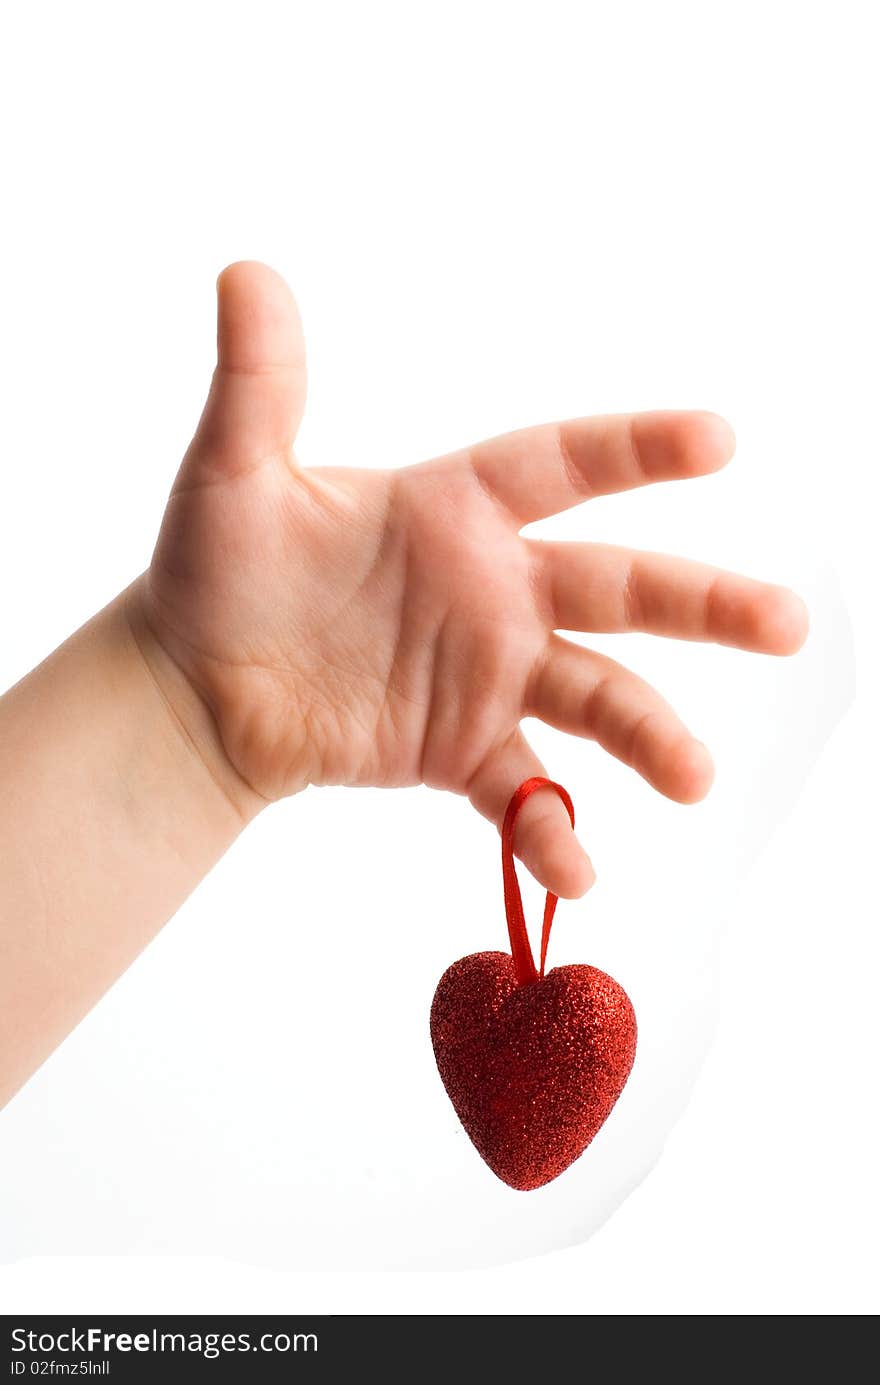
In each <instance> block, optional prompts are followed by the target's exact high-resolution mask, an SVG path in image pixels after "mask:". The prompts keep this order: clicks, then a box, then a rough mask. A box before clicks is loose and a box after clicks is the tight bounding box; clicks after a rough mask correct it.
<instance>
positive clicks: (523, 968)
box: [501, 779, 574, 986]
mask: <svg viewBox="0 0 880 1385" xmlns="http://www.w3.org/2000/svg"><path fill="white" fill-rule="evenodd" d="M536 789H555V791H556V793H558V795H559V797H560V798H561V799H562V801H563V803H564V804H565V806H566V808H567V809H568V816H569V817H570V818H571V825H572V827H574V804H573V803H572V801H571V798H570V797H569V795H568V793H567V791H566V790H565V789H564V788H563V787H562V785H561V784H554V783H553V781H552V779H527V780H526V781H525V783H524V784H520V786H519V788H518V789H517V791H516V793H515V794H514V795H513V798H512V799H511V800H510V802H509V803H508V805H507V812H506V813H505V814H504V823H503V825H502V827H501V870H502V872H503V875H504V908H505V911H506V913H507V932H508V935H509V937H510V952H511V956H512V957H513V965H514V967H515V968H516V979H517V981H518V982H519V984H520V985H521V986H525V985H528V983H529V982H531V981H540V980H541V978H542V977H543V975H544V963H545V962H546V960H547V944H548V943H549V941H550V929H551V928H552V926H553V915H554V914H555V913H556V905H557V904H558V902H559V900H558V897H557V896H556V895H555V894H551V893H550V891H549V890H548V891H547V900H546V902H545V904H544V924H543V927H542V929H541V968H540V971H538V970H536V968H535V959H534V957H533V956H532V949H531V945H530V943H529V935H528V932H527V930H526V919H525V914H524V913H523V906H522V895H521V894H520V892H519V881H518V880H517V878H516V866H515V865H514V863H513V829H514V825H515V823H516V820H517V818H518V817H519V811H520V808H522V806H523V804H524V803H525V801H526V799H527V798H530V797H531V795H532V794H533V793H534V792H535V790H536Z"/></svg>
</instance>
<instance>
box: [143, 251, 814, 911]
mask: <svg viewBox="0 0 880 1385" xmlns="http://www.w3.org/2000/svg"><path fill="white" fill-rule="evenodd" d="M218 295H219V308H218V364H217V370H216V372H215V375H214V380H213V383H212V386H211V391H210V394H209V396H208V401H207V404H206V406H205V410H204V413H203V415H202V419H201V421H200V423H199V426H198V430H197V432H196V435H195V438H194V439H193V442H192V444H191V446H190V448H189V450H188V452H187V454H186V456H185V458H184V461H183V465H182V467H181V470H180V473H179V475H178V478H177V481H176V483H175V486H174V489H173V491H172V493H171V497H170V499H169V502H168V508H167V510H166V512H165V518H164V520H163V524H162V530H161V534H160V536H159V541H158V544H157V547H156V551H155V554H154V556H153V560H152V564H151V567H150V569H149V572H148V573H147V574H146V575H145V577H144V579H143V580H142V581H141V582H140V583H139V584H138V585H137V587H136V588H135V589H134V593H133V597H132V601H133V614H134V618H133V626H134V628H135V629H136V630H137V631H138V638H139V642H140V644H141V647H142V650H143V652H144V654H145V656H146V658H147V660H148V662H149V663H150V665H151V668H152V670H153V672H154V675H155V676H156V678H157V680H158V681H160V682H162V683H163V684H164V685H165V686H166V687H167V688H168V689H169V693H168V695H169V697H170V698H172V699H173V698H174V692H173V684H174V677H177V676H178V671H179V672H181V673H182V674H183V675H184V678H185V680H186V683H187V685H188V688H192V689H195V691H196V692H197V694H198V695H199V697H200V699H202V700H203V702H204V704H205V705H206V706H207V708H208V709H209V711H210V713H211V715H212V717H213V719H214V722H215V723H216V729H217V734H218V737H219V744H220V745H221V746H222V755H223V756H224V757H225V760H226V761H227V762H228V763H224V765H223V766H222V767H220V768H218V769H217V771H216V775H215V777H217V778H218V779H222V780H223V782H225V783H226V784H227V785H228V784H230V783H231V784H232V785H233V787H232V789H230V790H228V791H229V792H231V794H232V795H233V797H234V798H235V800H236V802H237V804H238V806H239V808H240V811H241V812H242V813H245V814H249V813H252V812H253V811H256V809H257V808H258V807H259V806H260V805H261V804H262V803H263V802H265V801H269V800H274V799H277V798H280V797H282V796H284V795H286V794H291V793H295V792H296V791H297V790H299V789H301V788H303V787H305V785H307V784H352V785H366V784H373V785H383V786H386V785H387V786H392V785H405V784H419V783H425V784H428V785H431V786H432V787H435V788H440V789H450V790H452V791H454V792H456V793H461V794H466V795H467V796H468V797H469V798H470V800H471V802H472V803H473V804H474V806H475V807H476V808H477V809H478V810H479V811H480V812H481V813H483V814H485V816H486V817H488V818H490V819H491V820H492V821H493V822H494V823H496V825H500V822H501V819H502V817H503V814H504V809H505V807H506V804H507V801H508V799H509V797H510V795H511V793H512V792H513V790H514V789H515V788H516V786H517V784H519V783H520V782H521V781H522V780H524V779H527V778H529V777H530V776H531V775H535V774H544V773H545V771H544V769H543V767H542V766H541V764H540V763H539V761H538V759H537V757H536V756H535V754H534V753H533V751H532V750H531V749H530V747H529V745H528V744H527V742H526V740H525V738H524V736H523V734H522V731H521V730H520V720H521V718H523V717H524V716H535V717H540V718H541V719H542V720H543V721H545V722H547V723H548V724H549V725H551V726H555V727H557V728H559V729H560V730H562V731H566V732H569V733H572V734H574V735H579V736H586V737H590V738H592V739H595V740H597V741H598V742H599V744H600V745H602V746H603V747H604V748H605V749H606V750H608V751H610V752H611V754H612V755H615V756H617V757H618V758H619V759H621V760H623V761H625V762H626V763H627V764H629V765H631V766H632V767H633V768H634V769H636V770H637V771H638V772H639V773H640V774H642V775H643V776H644V777H645V778H646V779H647V780H648V782H649V783H651V784H653V785H654V787H655V788H657V789H659V790H660V791H661V792H662V793H664V794H667V795H668V796H669V797H670V798H674V799H677V800H678V801H680V802H684V803H690V802H695V801H696V800H698V799H700V798H702V797H703V795H704V794H705V793H706V792H707V790H708V788H709V785H710V782H711V779H712V765H711V761H710V758H709V754H708V752H707V750H706V749H705V747H704V746H703V745H702V744H701V743H700V742H699V741H697V740H695V739H694V738H693V737H692V736H691V735H690V734H689V733H688V731H687V730H686V729H685V727H684V726H683V725H682V723H681V722H680V721H679V719H678V717H677V716H676V715H675V713H674V712H673V711H672V710H671V708H670V707H669V706H668V705H667V704H666V703H665V702H664V701H663V699H662V698H661V697H660V696H659V694H658V693H657V692H655V691H654V690H653V688H651V687H649V686H648V684H646V683H645V682H643V681H642V680H641V679H640V678H638V677H636V675H635V674H633V673H631V672H629V671H628V670H627V669H625V668H624V667H622V666H621V665H620V664H617V663H615V662H614V661H613V660H611V659H608V658H606V657H605V656H604V655H601V654H597V653H594V652H592V651H590V650H588V649H583V648H581V647H580V646H578V645H575V644H572V643H571V642H570V641H567V640H565V639H563V638H561V637H560V636H559V635H558V634H557V633H556V632H557V631H558V630H560V629H562V630H577V631H595V632H599V631H626V630H640V631H650V632H651V633H654V634H657V635H667V636H673V637H675V638H679V639H691V640H712V641H716V642H718V643H722V644H728V645H735V646H737V647H739V648H741V649H749V650H755V651H760V652H763V653H769V654H790V653H793V652H794V651H795V650H796V649H798V648H799V646H800V645H801V643H802V641H803V639H804V636H805V633H806V613H805V610H804V607H803V605H802V603H801V602H800V601H799V599H798V598H797V597H796V596H794V595H793V594H792V593H790V592H788V591H786V590H785V589H783V588H780V587H773V586H766V585H763V584H761V583H758V582H754V581H750V580H748V579H747V578H744V577H737V576H733V575H731V574H728V573H723V572H719V571H717V570H715V569H712V568H708V567H703V566H701V565H699V564H695V563H691V562H685V561H683V560H680V559H676V558H668V557H662V556H659V555H656V554H651V553H637V552H631V551H628V550H626V549H619V548H611V547H605V546H600V545H594V544H580V543H576V544H565V543H541V542H536V541H534V540H530V539H524V538H522V537H521V536H520V533H519V530H520V529H521V528H522V527H523V525H525V524H528V523H529V522H530V521H532V520H536V519H540V518H542V517H543V516H546V515H552V514H555V513H556V512H558V511H560V510H563V509H566V508H567V507H569V506H572V505H577V504H580V503H581V502H582V501H585V500H588V499H590V498H591V497H592V496H594V495H604V494H608V493H610V492H614V491H622V490H627V489H629V488H630V487H633V486H640V485H645V484H647V483H650V482H653V481H668V480H674V479H677V478H688V477H694V476H701V475H704V474H706V473H708V472H712V471H715V470H717V469H718V468H719V467H721V466H723V465H724V464H725V462H726V461H727V460H728V459H729V457H730V456H731V454H732V452H733V445H734V444H733V437H732V434H731V431H730V429H729V428H728V426H727V424H726V423H724V422H723V420H721V419H720V418H718V417H717V416H715V415H713V414H704V413H653V414H643V415H634V416H621V417H607V418H594V419H578V420H574V421H572V422H569V423H564V424H552V425H545V426H543V427H538V428H533V429H527V430H525V431H522V432H518V433H513V434H510V435H509V436H507V437H502V438H497V439H493V440H492V441H490V442H483V443H480V444H478V445H477V446H475V447H471V448H468V449H466V450H464V451H462V452H457V453H454V454H452V455H450V456H447V457H442V458H440V459H439V460H437V461H432V462H426V463H424V464H422V465H420V466H413V467H408V468H406V469H404V470H397V471H368V470H363V469H360V468H358V467H351V468H348V467H342V468H332V469H321V470H312V471H310V470H306V469H303V468H301V467H300V465H299V463H298V461H297V459H296V458H295V456H294V451H293V445H294V440H295V437H296V431H297V427H298V424H299V421H300V418H301V416H302V411H303V406H304V403H305V393H306V372H305V356H304V347H303V339H302V333H301V329H300V324H299V318H298V315H297V311H296V306H295V304H294V301H293V299H292V297H291V295H290V292H289V290H288V289H287V287H286V285H285V284H284V282H283V281H282V280H281V279H280V278H279V277H278V276H277V275H276V274H274V273H273V272H272V271H271V270H270V269H268V268H266V267H265V266H262V265H258V264H247V263H245V264H236V265H233V266H231V267H230V268H229V269H227V270H225V271H224V273H223V274H222V275H221V277H220V281H219V285H218ZM172 668H173V670H174V677H171V676H169V670H170V669H172ZM182 705H183V704H182ZM180 715H181V718H182V719H185V717H186V713H185V711H182V712H181V713H180ZM194 738H195V737H194ZM212 753H213V752H212ZM516 848H517V854H518V855H519V856H520V857H521V858H522V859H523V861H524V862H525V863H526V865H527V866H528V867H529V869H530V870H531V871H532V872H533V874H534V875H535V876H536V877H537V878H538V879H539V880H540V881H541V882H542V883H543V884H544V885H545V886H546V887H547V888H549V889H552V890H553V891H554V892H555V893H557V894H559V895H563V896H569V897H575V896H577V895H579V894H582V893H583V892H584V891H585V890H586V889H587V888H588V887H589V885H590V884H591V883H592V878H593V874H592V867H591V866H590V863H589V860H588V858H587V857H586V855H585V853H584V852H583V849H582V848H581V847H580V845H579V844H578V842H577V840H576V838H575V836H574V834H573V832H572V831H571V828H570V825H569V822H568V818H567V815H566V812H565V809H564V808H563V806H562V804H561V803H560V802H559V801H558V799H557V798H556V795H555V794H553V795H551V794H539V795H536V796H535V797H533V798H532V799H531V800H530V802H529V804H528V805H527V809H526V810H524V811H523V814H522V818H521V822H520V824H519V825H518V832H517V841H516Z"/></svg>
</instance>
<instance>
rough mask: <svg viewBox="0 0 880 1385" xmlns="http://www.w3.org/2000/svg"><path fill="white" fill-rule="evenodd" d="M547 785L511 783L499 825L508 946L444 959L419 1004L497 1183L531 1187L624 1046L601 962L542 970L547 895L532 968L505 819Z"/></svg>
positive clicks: (574, 1139) (623, 1056)
mask: <svg viewBox="0 0 880 1385" xmlns="http://www.w3.org/2000/svg"><path fill="white" fill-rule="evenodd" d="M544 787H549V788H554V789H555V790H556V791H557V793H559V795H560V797H561V798H562V799H563V801H564V802H565V804H566V807H567V808H568V810H569V814H570V816H571V819H572V824H573V823H574V811H573V808H572V806H571V799H570V798H569V797H568V794H567V793H566V792H565V790H564V789H563V788H561V787H560V785H558V784H551V782H550V781H549V780H546V779H529V780H527V781H526V782H525V784H522V785H520V787H519V789H517V791H516V793H515V794H514V796H513V798H512V799H511V802H510V806H509V807H508V810H507V815H506V817H505V822H504V827H503V829H502V861H503V866H504V883H505V903H506V906H507V922H508V930H509V933H510V941H511V954H512V955H510V956H508V954H507V953H505V952H477V953H474V954H473V955H472V956H470V957H463V958H462V959H461V961H459V962H454V963H453V965H452V966H451V967H449V968H448V970H447V971H446V972H444V974H443V976H442V977H441V979H440V984H439V985H438V987H437V991H436V994H435V996H434V1002H433V1005H432V1006H431V1040H432V1042H433V1045H434V1055H435V1057H436V1059H437V1067H438V1069H439V1072H440V1076H441V1078H442V1080H443V1085H444V1086H445V1088H446V1091H447V1093H448V1095H449V1098H450V1100H451V1101H452V1104H453V1106H454V1107H455V1111H456V1114H457V1115H458V1118H459V1120H460V1121H461V1123H462V1125H463V1126H464V1128H465V1130H466V1131H467V1133H468V1135H469V1136H470V1138H471V1139H472V1141H473V1143H474V1145H475V1146H476V1148H477V1150H478V1152H479V1153H480V1154H481V1155H482V1157H483V1159H485V1161H486V1163H487V1164H488V1165H489V1167H490V1168H491V1169H492V1171H493V1173H495V1174H497V1175H498V1177H499V1178H501V1179H502V1180H503V1181H504V1182H505V1183H508V1184H509V1185H510V1186H511V1187H512V1188H519V1189H522V1190H527V1189H532V1188H540V1187H541V1186H542V1185H543V1184H545V1183H549V1182H550V1181H551V1179H553V1178H556V1177H557V1176H558V1175H559V1174H560V1173H562V1172H563V1171H564V1170H565V1169H567V1168H568V1166H569V1164H571V1163H573V1162H574V1160H575V1159H577V1158H578V1157H579V1155H581V1154H582V1153H583V1152H584V1150H585V1149H586V1147H587V1145H588V1144H589V1143H590V1141H591V1140H592V1139H593V1136H594V1135H595V1134H596V1132H597V1131H598V1130H599V1128H600V1126H602V1125H603V1123H604V1122H605V1120H606V1119H607V1117H608V1115H609V1113H610V1111H611V1108H612V1107H613V1106H614V1103H615V1102H616V1101H617V1098H618V1097H619V1096H620V1093H621V1091H622V1090H623V1087H624V1084H625V1082H626V1079H627V1077H628V1076H629V1073H630V1069H631V1068H632V1065H633V1060H634V1058H635V1051H636V1017H635V1013H634V1011H633V1007H632V1005H631V1004H630V1001H629V997H628V996H627V994H626V992H625V991H624V990H623V989H622V987H621V986H619V985H618V984H617V982H616V981H615V980H613V978H612V977H610V976H606V974H605V972H602V971H598V970H597V969H596V968H595V967H590V966H582V965H575V966H565V967H556V968H554V970H553V971H551V972H550V973H549V974H548V975H547V976H546V977H545V976H544V961H545V957H546V952H547V943H548V940H549V935H550V926H551V924H552V921H553V913H554V910H555V907H556V897H555V895H551V894H548V896H547V904H546V907H545V911H544V929H543V935H542V941H541V969H540V972H538V971H537V970H536V969H535V965H534V961H533V959H532V954H531V949H530V948H529V943H528V936H527V934H526V928H525V919H524V917H523V912H522V902H521V900H520V895H519V887H518V885H517V882H516V872H515V870H514V866H513V848H512V842H513V824H514V821H515V819H516V816H517V813H518V812H519V809H520V808H521V807H522V804H523V803H524V802H525V800H526V798H528V797H529V795H530V794H531V793H533V792H534V791H535V789H538V788H544Z"/></svg>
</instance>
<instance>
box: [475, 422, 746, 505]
mask: <svg viewBox="0 0 880 1385" xmlns="http://www.w3.org/2000/svg"><path fill="white" fill-rule="evenodd" d="M734 446H735V442H734V436H733V430H732V429H731V427H730V425H729V424H728V423H726V422H725V421H724V419H723V418H720V417H719V415H718V414H712V413H702V412H685V413H681V412H655V413H644V414H606V415H604V416H598V417H596V418H578V419H570V420H569V421H568V422H566V423H546V424H543V425H541V426H540V427H538V428H524V429H521V430H520V431H519V432H516V433H507V434H505V435H504V436H503V437H498V438H490V439H489V441H488V442H481V443H478V444H477V445H476V446H475V447H472V448H470V450H469V452H468V454H467V456H468V460H469V463H470V465H471V467H472V468H473V471H474V475H475V476H476V478H477V480H478V481H479V483H480V485H481V487H482V488H483V490H485V491H486V492H487V494H488V495H490V496H491V497H492V498H493V499H494V500H496V501H497V502H498V504H499V505H500V506H501V507H502V508H503V509H504V510H506V511H507V512H508V513H509V514H510V516H511V518H512V519H513V520H514V522H515V523H516V525H517V527H518V528H520V527H521V526H522V525H524V524H529V523H531V522H532V521H533V520H536V519H544V518H545V517H546V516H547V515H555V514H558V512H559V511H560V510H567V509H569V508H570V507H571V506H572V505H580V503H581V502H582V501H584V500H590V499H591V498H592V497H593V496H594V495H610V494H611V493H613V492H615V491H626V490H631V489H632V488H633V487H634V486H645V485H649V484H651V483H652V482H654V481H676V480H684V479H686V478H688V477H692V476H705V475H707V474H708V473H709V472H712V471H717V470H719V468H720V467H722V466H724V465H725V463H726V462H728V461H729V460H730V458H731V457H732V456H733V450H734Z"/></svg>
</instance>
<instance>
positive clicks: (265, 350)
mask: <svg viewBox="0 0 880 1385" xmlns="http://www.w3.org/2000/svg"><path fill="white" fill-rule="evenodd" d="M305 399H306V358H305V343H304V341H303V334H302V326H301V324H300V320H299V313H298V311H297V307H296V302H295V300H294V297H293V294H292V293H291V292H290V289H289V288H288V287H287V284H286V283H285V282H284V280H283V279H282V278H281V275H280V274H276V273H275V271H274V269H270V268H269V266H268V265H264V264H258V263H257V262H256V261H251V260H243V261H241V262H239V263H238V264H232V265H229V266H228V268H227V269H224V271H223V273H222V274H221V275H220V277H219V279H218V280H217V369H216V370H215V372H214V379H213V381H212V384H211V390H210V393H209V395H208V399H207V403H206V404H205V408H204V412H203V413H202V417H201V420H200V421H199V426H198V428H197V430H196V435H195V437H194V439H193V442H192V445H191V447H190V450H189V452H188V454H187V458H186V461H187V467H188V468H189V467H191V466H192V465H194V464H195V465H201V466H205V467H207V469H208V470H209V471H211V472H215V473H216V472H220V471H223V472H227V473H229V474H233V475H234V474H236V473H237V472H244V471H247V470H249V469H250V468H251V467H253V466H254V465H256V464H257V463H259V462H261V461H263V460H264V459H265V458H267V457H270V456H273V455H276V454H279V453H282V452H286V451H290V449H291V448H292V447H293V443H294V439H295V437H296V431H297V428H298V427H299V423H300V419H301V418H302V413H303V408H304V407H305Z"/></svg>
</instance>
